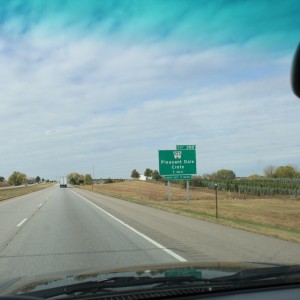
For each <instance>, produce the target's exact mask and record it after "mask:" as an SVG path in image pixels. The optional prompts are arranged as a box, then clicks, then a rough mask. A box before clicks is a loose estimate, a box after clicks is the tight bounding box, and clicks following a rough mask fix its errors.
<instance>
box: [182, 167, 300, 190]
mask: <svg viewBox="0 0 300 300" xmlns="http://www.w3.org/2000/svg"><path fill="white" fill-rule="evenodd" d="M264 175H265V176H260V175H257V174H253V175H251V176H249V177H247V178H237V177H236V175H235V173H234V172H233V171H232V170H224V169H223V170H219V171H217V172H215V173H212V174H204V175H203V176H193V177H192V180H191V182H190V184H191V186H197V187H206V188H210V189H214V188H215V185H216V184H217V187H218V189H219V190H224V191H230V192H237V193H240V194H245V195H256V196H263V195H290V196H300V173H299V171H298V169H297V168H296V167H293V166H280V167H275V166H268V167H266V168H265V169H264ZM182 185H183V186H184V184H183V183H182Z"/></svg>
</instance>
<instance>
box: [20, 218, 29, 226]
mask: <svg viewBox="0 0 300 300" xmlns="http://www.w3.org/2000/svg"><path fill="white" fill-rule="evenodd" d="M27 220H28V218H25V219H24V220H23V221H21V222H20V223H19V224H18V225H17V227H20V226H22V225H23V224H24V223H25V222H26V221H27Z"/></svg>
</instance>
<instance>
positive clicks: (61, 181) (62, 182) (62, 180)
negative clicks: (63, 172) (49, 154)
mask: <svg viewBox="0 0 300 300" xmlns="http://www.w3.org/2000/svg"><path fill="white" fill-rule="evenodd" d="M59 187H61V188H66V187H68V185H67V177H64V176H61V177H60V179H59Z"/></svg>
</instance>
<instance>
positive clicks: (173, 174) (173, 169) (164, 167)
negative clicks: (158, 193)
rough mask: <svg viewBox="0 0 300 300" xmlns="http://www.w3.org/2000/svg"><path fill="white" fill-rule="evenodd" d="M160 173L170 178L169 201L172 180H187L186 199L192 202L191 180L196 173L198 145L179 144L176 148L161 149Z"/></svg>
mask: <svg viewBox="0 0 300 300" xmlns="http://www.w3.org/2000/svg"><path fill="white" fill-rule="evenodd" d="M158 159H159V174H160V175H161V176H164V178H165V179H166V180H168V202H169V203H170V201H171V186H170V180H186V181H187V184H186V201H187V203H189V202H190V195H189V180H191V179H192V174H196V173H197V170H196V145H177V146H176V150H159V151H158Z"/></svg>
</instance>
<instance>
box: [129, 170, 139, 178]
mask: <svg viewBox="0 0 300 300" xmlns="http://www.w3.org/2000/svg"><path fill="white" fill-rule="evenodd" d="M131 177H132V178H139V177H140V173H139V172H138V171H137V170H136V169H133V170H132V172H131Z"/></svg>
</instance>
